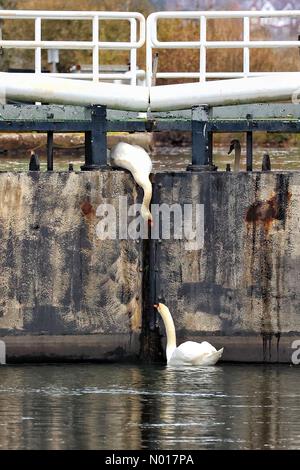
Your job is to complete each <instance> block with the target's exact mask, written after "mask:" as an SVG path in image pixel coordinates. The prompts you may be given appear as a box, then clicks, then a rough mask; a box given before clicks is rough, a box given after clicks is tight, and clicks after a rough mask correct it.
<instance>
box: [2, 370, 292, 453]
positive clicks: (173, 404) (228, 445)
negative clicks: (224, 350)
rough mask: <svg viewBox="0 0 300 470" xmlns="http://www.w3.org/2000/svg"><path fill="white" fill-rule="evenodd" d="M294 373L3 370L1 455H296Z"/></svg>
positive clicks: (271, 371) (287, 371) (283, 371)
mask: <svg viewBox="0 0 300 470" xmlns="http://www.w3.org/2000/svg"><path fill="white" fill-rule="evenodd" d="M299 416H300V374H299V369H298V368H297V366H293V367H290V366H264V365H218V366H216V367H209V368H185V369H177V370H176V369H170V368H167V367H164V366H155V367H150V366H149V367H142V366H140V367H139V366H133V365H129V366H126V365H91V364H81V365H43V366H42V365H40V366H33V365H32V366H29V365H27V366H2V367H0V449H114V450H121V449H130V450H139V449H164V450H175V449H177V450H183V449H299V448H300V420H299Z"/></svg>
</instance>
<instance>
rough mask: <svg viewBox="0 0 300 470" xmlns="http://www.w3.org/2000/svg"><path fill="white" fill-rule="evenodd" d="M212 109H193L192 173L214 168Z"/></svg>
mask: <svg viewBox="0 0 300 470" xmlns="http://www.w3.org/2000/svg"><path fill="white" fill-rule="evenodd" d="M211 112H212V109H211V108H210V107H209V106H195V107H193V108H192V164H191V165H189V166H188V170H190V171H203V170H204V171H211V170H215V169H216V167H215V166H213V161H212V159H213V155H212V154H213V133H212V132H211V131H209V125H208V124H209V119H210V115H211Z"/></svg>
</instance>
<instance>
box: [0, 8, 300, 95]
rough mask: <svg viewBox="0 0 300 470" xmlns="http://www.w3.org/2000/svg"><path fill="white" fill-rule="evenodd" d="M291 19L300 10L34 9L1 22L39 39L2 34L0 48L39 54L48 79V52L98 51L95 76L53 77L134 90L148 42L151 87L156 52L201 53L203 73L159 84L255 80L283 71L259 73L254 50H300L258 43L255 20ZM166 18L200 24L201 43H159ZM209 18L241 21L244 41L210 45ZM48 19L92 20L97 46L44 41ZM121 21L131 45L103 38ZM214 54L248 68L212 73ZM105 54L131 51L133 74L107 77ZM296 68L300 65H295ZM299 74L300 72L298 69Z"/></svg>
mask: <svg viewBox="0 0 300 470" xmlns="http://www.w3.org/2000/svg"><path fill="white" fill-rule="evenodd" d="M276 18H278V19H280V18H281V19H286V20H288V19H289V18H290V19H291V21H299V20H300V10H294V11H283V10H282V11H195V12H193V11H188V12H184V11H178V12H158V13H153V14H151V15H150V16H149V17H148V19H147V37H146V20H145V18H144V16H143V15H142V14H140V13H134V12H105V11H39V10H36V11H31V10H0V21H2V22H3V21H5V20H6V19H9V20H16V21H17V20H28V19H29V20H30V19H31V20H33V21H34V39H33V40H7V39H5V37H4V38H3V37H1V35H0V48H2V49H11V48H15V49H33V50H34V51H35V65H34V69H35V73H37V74H42V73H43V72H42V50H44V49H58V50H63V49H64V50H87V51H92V66H91V67H92V69H91V71H82V72H81V73H71V72H70V73H53V72H52V73H47V75H52V76H56V77H61V78H74V79H75V78H77V79H87V80H93V81H94V82H98V81H99V80H122V81H124V82H126V83H130V84H131V85H136V84H137V81H138V80H139V82H143V80H144V78H145V72H144V71H143V70H140V69H138V66H137V49H139V48H141V47H142V46H143V45H144V43H145V39H146V45H147V47H146V55H147V57H146V63H147V70H146V79H147V85H148V86H151V83H152V79H153V75H154V73H153V50H154V49H186V48H189V49H196V50H198V51H199V57H200V60H199V70H195V71H193V72H190V71H189V72H186V71H185V72H184V71H183V72H178V71H176V70H174V71H172V72H159V71H158V72H157V73H156V74H155V75H156V78H157V79H161V78H162V79H198V80H199V81H200V82H205V81H206V80H207V79H223V78H243V77H251V76H262V75H268V74H274V73H277V72H282V70H280V63H278V71H277V72H263V71H260V72H255V71H251V61H250V51H251V49H253V48H270V49H272V48H299V46H300V42H299V41H298V40H293V41H290V40H276V41H271V40H266V39H261V40H252V39H251V21H254V22H255V21H256V22H257V23H258V22H259V21H262V24H263V25H268V26H270V21H273V20H274V19H276ZM161 19H183V20H184V19H187V20H195V21H197V22H199V25H200V33H199V41H178V40H177V38H175V39H176V40H174V41H162V40H159V39H158V23H159V20H161ZM209 19H241V20H242V24H243V27H242V40H236V41H226V40H225V41H209V40H207V36H208V31H209V25H208V24H207V20H209ZM47 20H57V21H60V20H69V21H75V20H76V21H78V20H89V21H90V22H91V37H92V40H91V41H59V40H51V41H48V40H47V41H45V40H43V38H42V24H43V22H45V21H47ZM105 20H119V21H122V20H123V21H127V22H129V24H130V40H129V41H118V38H116V41H100V40H99V34H100V29H101V21H105ZM209 49H242V50H243V67H242V70H241V71H239V72H230V71H224V72H213V71H207V50H209ZM101 50H125V51H129V53H130V65H129V70H128V71H124V72H114V71H110V72H105V73H103V71H101V69H100V65H101V64H100V60H99V52H100V51H101ZM295 67H296V66H295ZM295 71H296V70H295Z"/></svg>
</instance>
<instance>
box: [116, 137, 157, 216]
mask: <svg viewBox="0 0 300 470" xmlns="http://www.w3.org/2000/svg"><path fill="white" fill-rule="evenodd" d="M109 158H110V164H111V165H112V166H115V167H121V168H125V169H126V170H129V171H130V173H131V174H132V176H133V178H134V180H135V181H136V183H137V184H138V185H139V186H141V187H142V188H143V190H144V198H143V202H142V207H141V216H142V217H143V219H145V220H148V222H149V223H150V224H151V225H153V218H152V214H151V212H150V202H151V198H152V184H151V181H150V179H149V175H150V173H151V171H152V161H151V159H150V157H149V155H148V153H147V152H146V150H144V149H143V147H140V146H139V145H131V144H127V143H126V142H119V143H118V144H117V145H115V146H114V147H113V148H112V149H111V151H110V153H109Z"/></svg>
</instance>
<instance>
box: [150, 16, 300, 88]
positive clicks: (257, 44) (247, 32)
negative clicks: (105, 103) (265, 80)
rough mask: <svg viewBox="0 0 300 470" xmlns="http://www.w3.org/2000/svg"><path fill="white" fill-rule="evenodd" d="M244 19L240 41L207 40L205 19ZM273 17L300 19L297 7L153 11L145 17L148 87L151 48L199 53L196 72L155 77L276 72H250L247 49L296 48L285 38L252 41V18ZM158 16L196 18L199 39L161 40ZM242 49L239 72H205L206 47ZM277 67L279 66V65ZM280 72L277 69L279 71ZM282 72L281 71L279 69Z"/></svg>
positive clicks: (165, 74) (264, 21)
mask: <svg viewBox="0 0 300 470" xmlns="http://www.w3.org/2000/svg"><path fill="white" fill-rule="evenodd" d="M235 18H240V19H242V20H243V40H242V41H208V40H207V28H208V25H207V20H208V19H235ZM272 18H273V19H275V18H291V20H295V19H300V10H294V11H284V10H281V11H188V12H186V11H180V12H177V11H176V12H158V13H152V14H151V15H150V16H149V17H148V19H147V71H146V73H147V84H148V86H151V81H152V76H153V69H152V61H153V49H186V48H189V49H198V50H199V53H200V66H199V71H195V72H177V71H174V72H158V73H156V78H164V79H178V78H179V79H180V78H185V79H186V78H189V79H195V78H196V79H198V80H199V81H200V82H204V81H206V80H207V79H213V78H214V79H215V78H219V79H220V78H243V77H251V76H262V75H268V74H274V73H276V72H251V70H250V49H251V48H287V47H293V48H299V46H300V42H299V41H286V40H277V41H269V40H259V41H258V40H251V27H250V26H251V19H252V20H254V21H255V20H256V21H258V20H259V19H263V23H264V24H266V22H268V21H269V25H270V19H272ZM160 19H188V20H196V21H199V23H200V37H199V41H178V40H175V41H160V40H158V38H157V35H158V21H159V20H160ZM219 48H222V49H243V70H242V71H241V72H208V71H207V60H206V59H207V50H208V49H219ZM278 65H279V64H278ZM278 68H279V67H278ZM278 72H280V70H278ZM281 72H282V71H281Z"/></svg>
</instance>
